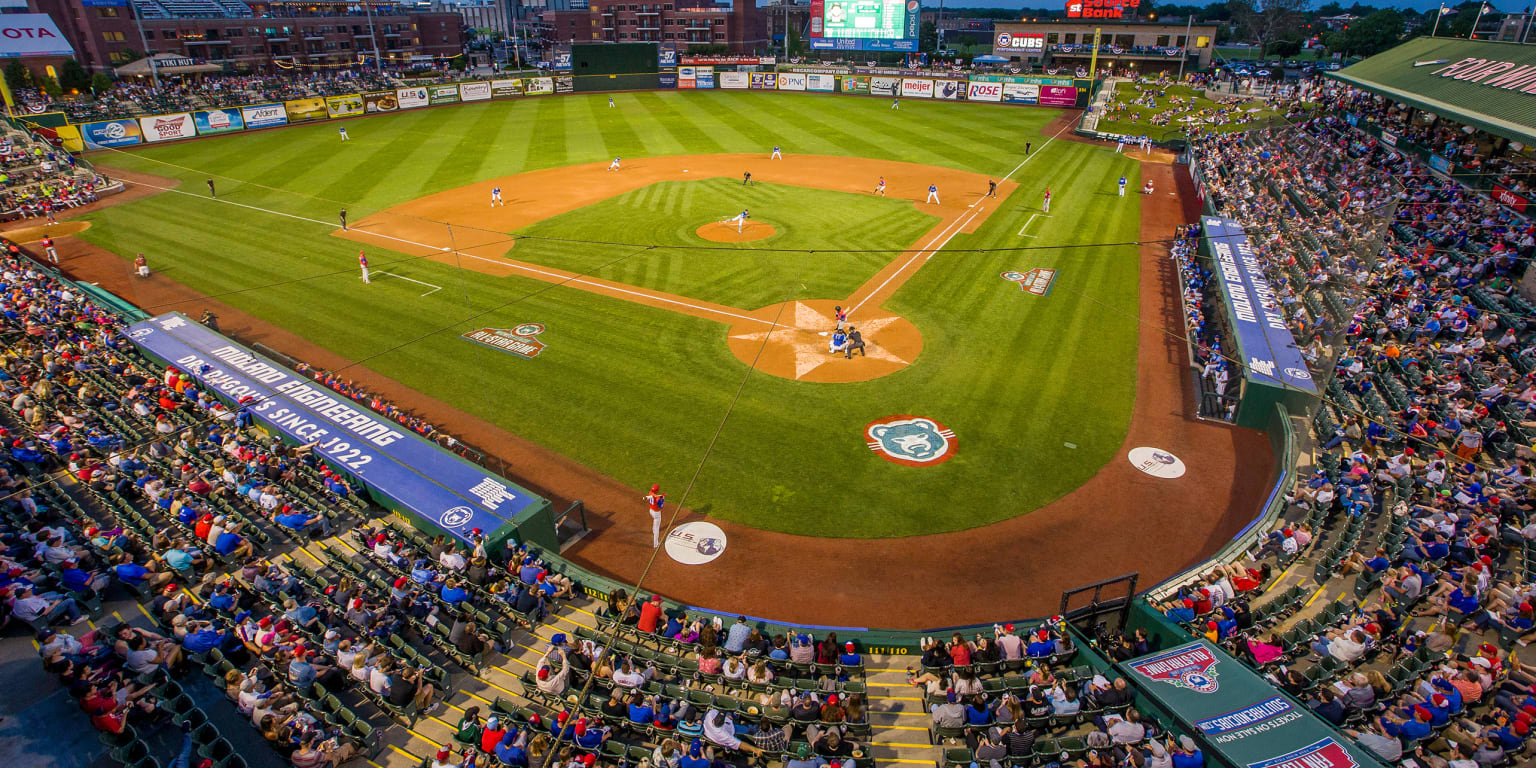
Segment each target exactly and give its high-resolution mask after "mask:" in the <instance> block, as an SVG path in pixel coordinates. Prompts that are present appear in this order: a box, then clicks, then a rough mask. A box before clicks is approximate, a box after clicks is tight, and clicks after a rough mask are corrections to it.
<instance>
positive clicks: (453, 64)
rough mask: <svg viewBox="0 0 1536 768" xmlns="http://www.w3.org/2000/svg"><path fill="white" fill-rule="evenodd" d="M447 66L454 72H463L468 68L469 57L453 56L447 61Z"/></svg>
mask: <svg viewBox="0 0 1536 768" xmlns="http://www.w3.org/2000/svg"><path fill="white" fill-rule="evenodd" d="M448 68H449V69H452V70H453V71H455V72H463V71H464V70H466V69H468V68H469V57H468V56H462V55H461V56H455V57H453V60H452V61H450V62H448Z"/></svg>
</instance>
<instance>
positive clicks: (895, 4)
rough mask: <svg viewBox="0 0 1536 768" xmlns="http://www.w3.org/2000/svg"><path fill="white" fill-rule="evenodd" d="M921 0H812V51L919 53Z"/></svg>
mask: <svg viewBox="0 0 1536 768" xmlns="http://www.w3.org/2000/svg"><path fill="white" fill-rule="evenodd" d="M920 10H921V4H920V3H919V1H918V0H811V30H810V35H809V36H808V41H809V42H810V45H811V48H812V49H813V50H840V51H916V50H917V23H918V18H919V15H920V13H919V12H920Z"/></svg>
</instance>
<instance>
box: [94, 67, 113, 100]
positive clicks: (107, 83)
mask: <svg viewBox="0 0 1536 768" xmlns="http://www.w3.org/2000/svg"><path fill="white" fill-rule="evenodd" d="M110 90H112V76H111V75H109V74H107V73H105V72H97V73H96V74H94V75H91V93H93V94H95V95H97V96H100V95H101V94H103V93H106V92H107V91H110Z"/></svg>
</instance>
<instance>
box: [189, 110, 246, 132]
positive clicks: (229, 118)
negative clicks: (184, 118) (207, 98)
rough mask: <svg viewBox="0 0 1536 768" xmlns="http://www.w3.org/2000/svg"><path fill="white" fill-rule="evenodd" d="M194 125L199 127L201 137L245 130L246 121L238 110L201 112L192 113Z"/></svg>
mask: <svg viewBox="0 0 1536 768" xmlns="http://www.w3.org/2000/svg"><path fill="white" fill-rule="evenodd" d="M192 124H193V125H194V126H196V127H197V135H199V136H212V135H214V134H218V133H231V132H233V131H238V130H241V129H243V128H245V121H244V120H242V119H240V110H238V109H205V110H199V111H197V112H193V113H192Z"/></svg>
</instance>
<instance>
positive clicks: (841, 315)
mask: <svg viewBox="0 0 1536 768" xmlns="http://www.w3.org/2000/svg"><path fill="white" fill-rule="evenodd" d="M832 316H833V317H835V318H836V319H837V330H842V329H843V326H845V325H847V324H848V313H847V312H844V311H843V308H842V307H833V308H832Z"/></svg>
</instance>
